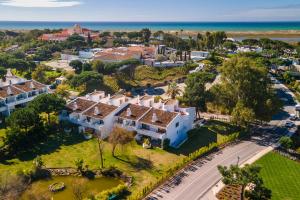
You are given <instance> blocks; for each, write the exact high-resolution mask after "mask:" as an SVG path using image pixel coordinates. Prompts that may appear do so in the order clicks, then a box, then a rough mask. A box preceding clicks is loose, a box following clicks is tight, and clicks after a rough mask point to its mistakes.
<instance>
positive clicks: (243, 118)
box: [231, 102, 255, 128]
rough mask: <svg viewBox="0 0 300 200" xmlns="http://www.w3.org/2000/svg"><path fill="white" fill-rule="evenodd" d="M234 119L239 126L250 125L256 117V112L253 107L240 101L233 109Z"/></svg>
mask: <svg viewBox="0 0 300 200" xmlns="http://www.w3.org/2000/svg"><path fill="white" fill-rule="evenodd" d="M231 115H232V121H233V122H234V123H235V124H236V125H239V126H243V127H246V128H247V127H248V126H249V124H250V123H251V122H253V121H254V119H255V114H254V112H253V110H252V109H251V108H247V107H245V106H244V105H243V103H242V102H238V103H237V104H236V106H235V108H234V109H233V111H232V114H231Z"/></svg>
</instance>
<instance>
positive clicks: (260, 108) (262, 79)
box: [211, 56, 280, 121]
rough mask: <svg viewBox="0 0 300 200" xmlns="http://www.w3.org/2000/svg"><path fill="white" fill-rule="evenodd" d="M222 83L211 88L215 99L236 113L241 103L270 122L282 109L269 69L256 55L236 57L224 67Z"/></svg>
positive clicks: (221, 69) (256, 117) (220, 104)
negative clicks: (254, 56) (235, 110)
mask: <svg viewBox="0 0 300 200" xmlns="http://www.w3.org/2000/svg"><path fill="white" fill-rule="evenodd" d="M219 70H220V73H221V74H222V77H221V83H219V84H218V85H216V86H214V87H213V88H212V89H211V93H212V96H213V102H214V103H215V104H216V105H219V106H221V107H224V108H226V109H227V110H228V111H229V113H231V114H232V112H233V110H234V108H236V106H237V103H239V102H240V103H242V104H243V107H245V108H249V109H251V110H252V111H253V112H254V116H255V119H257V120H261V121H268V120H269V119H270V118H271V117H272V116H273V115H274V114H276V113H277V112H278V111H279V109H280V103H279V100H278V98H277V96H276V93H275V91H274V89H273V88H272V85H271V81H270V78H269V77H268V69H267V67H266V66H264V65H263V64H262V63H261V62H259V61H257V60H256V59H255V58H254V59H253V58H250V57H246V56H235V57H233V58H232V59H230V60H228V61H226V62H225V63H224V64H223V66H222V67H220V69H219Z"/></svg>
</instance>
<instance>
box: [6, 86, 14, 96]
mask: <svg viewBox="0 0 300 200" xmlns="http://www.w3.org/2000/svg"><path fill="white" fill-rule="evenodd" d="M7 94H8V95H9V96H11V95H13V93H12V91H11V88H10V87H7Z"/></svg>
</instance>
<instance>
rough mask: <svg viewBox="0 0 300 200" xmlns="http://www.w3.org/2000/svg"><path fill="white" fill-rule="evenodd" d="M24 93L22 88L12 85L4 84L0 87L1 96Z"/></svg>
mask: <svg viewBox="0 0 300 200" xmlns="http://www.w3.org/2000/svg"><path fill="white" fill-rule="evenodd" d="M8 88H10V91H11V95H9V94H8V92H7V91H8ZM22 93H24V92H23V91H22V90H20V89H18V88H15V87H14V86H12V85H10V86H4V87H1V88H0V97H1V98H6V97H8V96H15V95H19V94H22Z"/></svg>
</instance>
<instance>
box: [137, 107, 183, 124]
mask: <svg viewBox="0 0 300 200" xmlns="http://www.w3.org/2000/svg"><path fill="white" fill-rule="evenodd" d="M154 113H155V114H156V117H157V121H156V122H153V121H152V118H153V114H154ZM177 115H178V113H175V112H168V111H163V110H158V109H154V108H152V109H151V110H150V111H149V112H148V113H147V114H146V115H145V116H143V117H142V119H141V120H140V121H141V122H142V123H146V124H151V125H155V126H160V127H164V128H165V127H167V126H168V125H169V124H170V122H171V121H172V120H173V119H174V118H175V117H176V116H177Z"/></svg>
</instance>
